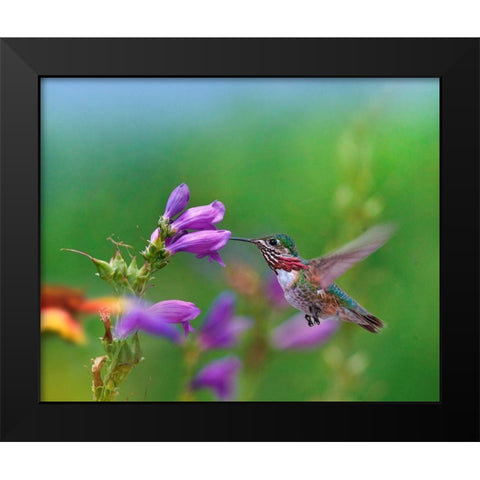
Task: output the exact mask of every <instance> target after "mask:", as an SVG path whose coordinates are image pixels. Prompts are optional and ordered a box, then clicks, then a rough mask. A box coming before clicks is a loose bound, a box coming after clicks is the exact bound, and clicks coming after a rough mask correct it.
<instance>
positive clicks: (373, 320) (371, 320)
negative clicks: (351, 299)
mask: <svg viewBox="0 0 480 480" xmlns="http://www.w3.org/2000/svg"><path fill="white" fill-rule="evenodd" d="M361 317H362V319H363V320H364V322H365V323H359V324H358V325H359V326H360V327H362V328H364V329H365V330H368V331H369V332H371V333H378V332H379V331H380V329H381V328H383V327H384V326H385V325H384V323H383V322H382V321H381V320H380V319H379V318H377V317H375V316H374V315H372V314H370V313H369V314H368V315H362V316H361Z"/></svg>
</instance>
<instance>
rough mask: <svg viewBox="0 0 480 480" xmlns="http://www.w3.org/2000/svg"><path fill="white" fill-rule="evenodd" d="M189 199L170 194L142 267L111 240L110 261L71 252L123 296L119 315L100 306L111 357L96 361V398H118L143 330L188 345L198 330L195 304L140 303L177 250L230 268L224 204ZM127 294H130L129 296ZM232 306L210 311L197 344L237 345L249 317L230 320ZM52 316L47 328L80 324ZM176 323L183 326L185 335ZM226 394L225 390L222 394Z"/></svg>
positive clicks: (185, 191)
mask: <svg viewBox="0 0 480 480" xmlns="http://www.w3.org/2000/svg"><path fill="white" fill-rule="evenodd" d="M189 200H190V190H189V188H188V186H187V185H186V184H185V183H182V184H180V185H179V186H178V187H176V188H175V189H174V190H173V191H172V192H171V194H170V196H169V198H168V201H167V205H166V207H165V210H164V213H163V215H162V216H161V217H160V218H159V220H158V222H157V227H156V228H155V230H154V231H153V232H152V234H151V235H150V240H149V241H148V244H147V246H146V248H145V249H144V250H143V251H142V252H141V254H142V256H143V258H144V260H145V263H144V264H143V265H142V266H141V267H139V266H138V265H137V261H136V258H135V257H133V258H132V259H131V260H130V263H127V261H126V260H125V258H124V256H123V254H122V252H121V248H125V249H131V248H132V247H130V246H128V245H125V244H124V243H123V242H116V241H114V240H113V239H112V238H110V240H111V241H112V243H114V245H115V247H116V250H115V253H114V255H113V257H112V258H111V259H110V261H109V262H106V261H104V260H99V259H97V258H94V257H92V256H91V255H89V254H87V253H84V252H80V251H78V250H69V251H73V252H75V253H80V254H82V255H84V256H86V257H88V258H89V259H90V260H91V261H92V262H93V264H94V265H95V267H96V269H97V272H98V273H97V275H98V276H99V277H100V278H101V279H102V280H104V281H106V282H107V283H108V284H109V285H111V286H112V288H113V289H114V291H115V292H116V293H117V295H119V297H120V300H118V302H119V303H118V305H119V308H117V309H116V310H115V311H114V310H105V309H103V307H104V306H105V305H103V304H100V303H97V304H96V305H95V308H96V309H97V311H99V313H100V318H101V320H102V322H103V324H104V327H105V335H104V336H103V339H102V343H103V345H104V348H105V353H106V355H102V356H100V357H97V358H96V359H92V375H93V384H92V391H93V394H94V399H95V400H112V399H113V398H115V396H116V395H118V385H119V383H121V382H122V381H124V380H125V378H126V377H127V375H128V374H129V373H130V371H131V370H132V369H133V368H134V367H135V366H136V365H137V364H138V363H139V362H140V361H141V360H142V358H143V357H142V355H141V349H140V343H139V338H138V332H145V333H147V334H150V335H155V336H160V337H165V338H168V339H169V340H171V341H172V342H174V343H177V344H182V345H183V344H184V343H185V337H187V336H188V334H189V333H191V332H193V331H194V328H193V327H192V325H191V323H190V322H191V321H192V320H193V319H195V318H196V317H197V316H198V315H199V314H200V309H199V308H198V307H197V306H196V305H195V304H193V303H191V302H185V301H183V300H164V301H161V302H157V303H154V304H151V303H148V302H146V301H144V300H142V299H141V297H142V296H143V295H144V293H145V291H146V289H147V287H148V282H149V281H150V280H151V279H152V278H153V274H154V273H155V272H157V271H158V270H160V269H163V268H164V267H165V266H166V265H167V264H168V263H169V259H170V257H171V256H172V255H174V254H175V253H177V252H189V253H193V254H195V255H196V256H197V258H203V257H208V258H209V260H210V261H216V262H218V263H219V264H220V265H222V266H225V264H224V263H223V261H222V259H221V257H220V255H219V254H218V251H219V250H220V249H221V248H223V247H224V246H225V244H226V243H227V241H228V239H229V238H230V235H231V233H230V232H229V231H228V230H217V227H216V224H218V223H219V222H220V221H222V220H223V217H224V215H225V206H224V205H223V203H222V202H220V201H218V200H215V201H214V202H212V203H211V204H209V205H203V206H198V207H193V208H189V209H187V210H185V208H186V207H187V205H188V202H189ZM125 294H127V295H129V296H127V297H125ZM232 302H233V300H231V299H225V300H222V301H221V302H220V303H221V305H220V307H219V308H220V309H223V311H222V312H220V313H218V312H217V313H215V311H213V312H212V313H211V315H210V317H209V319H208V320H207V322H206V324H205V326H204V328H203V329H202V331H201V337H199V340H198V348H199V349H200V350H207V349H210V348H216V347H217V346H228V345H232V344H233V343H234V341H235V338H236V335H237V334H238V333H239V332H240V331H242V330H244V329H245V328H246V321H245V320H244V319H237V318H230V317H231V315H232V314H233V304H232ZM84 303H85V302H84ZM84 303H83V304H82V305H84ZM229 312H230V317H229V316H228V315H229ZM53 313H56V314H55V315H53ZM53 313H52V312H49V316H48V317H46V318H47V320H45V319H44V318H43V317H42V328H43V329H52V328H54V327H55V328H57V330H58V329H59V328H60V327H59V326H58V325H59V324H61V323H62V322H63V323H64V324H65V323H66V320H68V321H69V324H70V327H71V326H72V325H73V326H75V325H76V324H75V323H74V322H72V321H71V319H70V317H67V316H66V314H65V312H64V311H62V312H61V313H62V315H63V316H62V315H59V312H53ZM112 313H116V314H117V315H120V316H119V318H117V319H113V321H112ZM52 318H53V320H52ZM175 324H177V325H181V327H182V328H183V332H184V336H183V335H182V334H181V332H180V330H178V329H177V328H176V326H175ZM62 328H63V330H62V331H65V332H67V331H68V332H69V333H68V334H69V335H70V337H71V339H74V340H75V341H81V340H83V339H84V337H82V335H81V332H80V331H79V330H78V329H77V331H74V330H73V329H72V328H70V330H68V329H67V328H66V327H62ZM72 332H73V333H72ZM64 335H66V334H65V333H64ZM225 388H226V390H228V388H227V387H225ZM224 391H225V389H224V390H222V392H224ZM222 395H224V393H222Z"/></svg>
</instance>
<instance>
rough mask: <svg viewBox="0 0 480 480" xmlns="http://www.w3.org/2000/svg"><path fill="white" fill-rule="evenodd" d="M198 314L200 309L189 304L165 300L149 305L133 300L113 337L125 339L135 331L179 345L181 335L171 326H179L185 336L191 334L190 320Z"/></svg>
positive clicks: (116, 327)
mask: <svg viewBox="0 0 480 480" xmlns="http://www.w3.org/2000/svg"><path fill="white" fill-rule="evenodd" d="M199 314H200V309H199V308H198V307H196V306H195V305H194V304H193V303H191V302H183V301H181V300H166V301H164V302H158V303H155V304H154V305H149V304H148V303H146V302H143V301H140V300H133V301H130V302H129V303H128V307H127V309H126V312H125V313H124V314H123V315H122V316H121V317H120V319H119V321H118V323H117V324H116V326H115V328H114V336H115V337H116V338H126V337H128V336H129V335H131V334H132V333H134V332H135V331H137V330H142V331H144V332H146V333H150V334H152V335H158V336H161V337H167V338H169V339H170V340H172V341H173V342H175V343H180V341H181V334H180V332H179V331H178V330H177V329H176V328H175V327H174V326H173V325H172V324H173V323H179V324H181V325H182V327H183V330H184V331H185V336H186V335H188V332H193V327H192V326H191V325H190V320H193V319H194V318H196V317H198V315H199Z"/></svg>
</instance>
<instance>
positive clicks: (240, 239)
mask: <svg viewBox="0 0 480 480" xmlns="http://www.w3.org/2000/svg"><path fill="white" fill-rule="evenodd" d="M230 240H237V242H248V243H254V242H253V241H252V240H250V239H249V238H241V237H230Z"/></svg>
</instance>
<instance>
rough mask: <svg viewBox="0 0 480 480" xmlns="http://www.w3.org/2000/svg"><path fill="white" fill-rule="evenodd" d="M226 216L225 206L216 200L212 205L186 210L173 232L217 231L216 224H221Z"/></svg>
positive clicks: (174, 225)
mask: <svg viewBox="0 0 480 480" xmlns="http://www.w3.org/2000/svg"><path fill="white" fill-rule="evenodd" d="M224 215H225V206H224V205H223V203H222V202H219V201H218V200H215V201H214V202H212V203H211V204H210V205H202V206H200V207H193V208H189V209H188V210H185V212H183V213H182V214H181V215H180V216H179V217H178V218H177V219H176V220H175V221H174V222H173V223H172V230H173V231H178V230H181V229H190V230H215V229H216V227H215V225H214V224H215V223H218V222H221V221H222V220H223V216H224Z"/></svg>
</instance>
